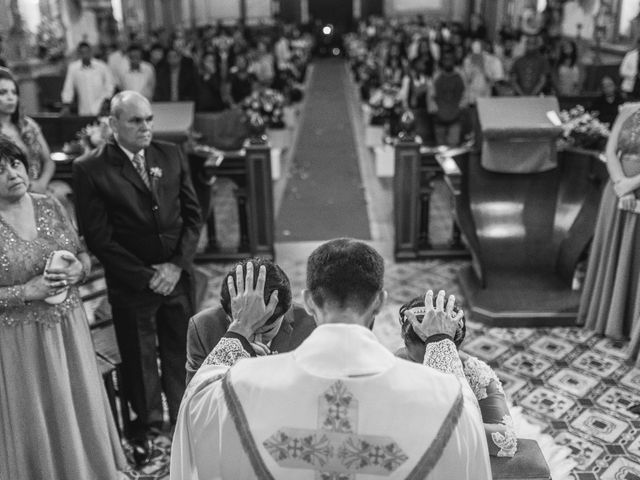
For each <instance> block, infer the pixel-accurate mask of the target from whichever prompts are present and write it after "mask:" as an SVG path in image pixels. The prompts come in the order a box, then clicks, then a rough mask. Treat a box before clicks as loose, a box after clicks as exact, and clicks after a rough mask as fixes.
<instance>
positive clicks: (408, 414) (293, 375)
mask: <svg viewBox="0 0 640 480" xmlns="http://www.w3.org/2000/svg"><path fill="white" fill-rule="evenodd" d="M222 344H224V345H222ZM431 345H432V344H430V345H428V346H427V354H426V355H425V363H427V364H429V363H433V364H434V365H435V366H436V367H437V368H438V369H440V370H444V371H448V372H452V373H454V374H452V373H443V372H442V371H438V370H436V369H435V368H431V367H429V366H424V365H420V364H416V363H411V362H408V361H405V360H402V359H399V358H397V357H395V356H394V355H392V354H391V353H390V352H389V351H388V350H386V349H385V348H384V347H383V346H382V345H381V344H380V343H379V342H378V341H377V339H376V338H375V336H374V335H373V333H371V331H370V330H368V329H366V328H364V327H361V326H357V325H344V324H331V325H322V326H320V327H318V328H316V330H315V331H314V332H313V333H312V334H311V335H310V336H309V337H308V338H307V339H306V340H305V341H304V342H303V343H302V344H301V345H300V346H299V347H298V348H297V349H296V350H294V351H293V352H289V353H285V354H280V355H272V356H268V357H259V358H252V359H242V360H240V361H238V362H237V363H236V364H235V365H234V366H233V368H230V369H229V368H228V367H227V366H224V365H206V364H204V365H203V366H202V367H201V368H200V369H199V370H198V372H197V373H196V375H195V377H194V378H193V380H192V381H191V383H190V384H189V387H188V389H187V392H186V393H185V396H184V399H183V402H182V405H181V408H180V413H179V415H178V423H177V427H176V431H175V436H174V439H173V447H172V454H171V480H214V479H229V480H231V479H234V480H235V479H255V478H258V479H260V480H262V479H264V478H273V479H277V480H287V479H296V480H306V479H309V480H312V479H328V480H348V479H353V480H374V479H381V478H392V479H425V478H428V479H456V480H488V479H490V478H491V467H490V464H489V455H488V449H487V443H486V437H485V434H484V429H483V424H482V418H481V416H480V411H479V408H478V404H477V401H476V398H475V396H474V394H473V392H472V391H471V389H470V388H469V386H468V384H467V383H466V382H465V381H462V379H461V378H460V375H462V376H463V374H462V366H461V364H460V360H459V358H458V356H457V353H456V350H455V346H454V345H453V342H451V341H450V340H442V341H439V342H437V344H435V347H434V348H431V349H430V348H429V347H430V346H431ZM230 346H231V349H229V347H230ZM233 350H235V353H234V352H232V351H233ZM238 355H241V356H247V354H246V353H244V354H243V352H242V345H241V342H239V341H238V340H237V339H231V340H230V339H226V338H225V339H223V341H221V343H219V344H218V345H217V346H216V348H215V349H214V350H213V352H212V354H211V355H210V357H209V359H208V360H210V359H211V358H214V359H217V360H214V361H228V360H229V359H231V360H233V359H234V358H235V357H236V356H238ZM210 361H211V360H210Z"/></svg>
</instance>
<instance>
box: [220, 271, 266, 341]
mask: <svg viewBox="0 0 640 480" xmlns="http://www.w3.org/2000/svg"><path fill="white" fill-rule="evenodd" d="M253 270H254V266H253V262H248V263H247V274H246V277H244V278H243V274H242V265H238V266H237V267H236V274H235V282H234V278H233V275H229V276H228V277H227V286H228V287H229V296H230V297H231V317H232V318H233V321H232V322H231V325H230V326H229V331H230V332H235V333H237V334H239V335H242V336H243V337H245V338H247V339H250V338H252V337H253V335H254V334H255V332H256V331H257V330H258V329H259V328H260V327H262V326H263V325H264V324H265V323H266V321H267V320H268V319H269V318H270V317H271V315H273V312H274V311H275V309H276V306H277V305H278V291H277V290H274V291H273V293H272V294H271V297H270V298H269V303H268V304H265V301H264V285H265V282H266V278H267V269H266V268H265V266H264V265H262V266H261V267H260V271H259V273H258V281H257V282H256V284H255V287H254V285H253V274H254V273H253Z"/></svg>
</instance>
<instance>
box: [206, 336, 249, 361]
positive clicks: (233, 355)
mask: <svg viewBox="0 0 640 480" xmlns="http://www.w3.org/2000/svg"><path fill="white" fill-rule="evenodd" d="M252 356H255V353H254V351H253V348H251V344H250V343H249V342H248V341H247V340H246V339H245V338H244V337H242V336H241V335H236V334H234V333H232V332H227V333H226V334H225V335H224V337H222V338H221V339H220V341H219V342H218V344H217V345H216V346H215V347H214V349H213V350H212V351H211V353H210V354H209V355H208V356H207V358H206V359H205V360H204V363H203V365H227V366H228V367H230V366H232V365H233V364H235V363H236V362H237V361H238V360H240V359H241V358H249V357H252Z"/></svg>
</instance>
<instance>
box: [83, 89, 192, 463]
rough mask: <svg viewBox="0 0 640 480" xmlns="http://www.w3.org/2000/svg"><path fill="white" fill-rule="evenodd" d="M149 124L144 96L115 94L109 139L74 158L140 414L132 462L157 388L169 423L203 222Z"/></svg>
mask: <svg viewBox="0 0 640 480" xmlns="http://www.w3.org/2000/svg"><path fill="white" fill-rule="evenodd" d="M152 122H153V114H152V111H151V105H150V104H149V102H148V100H147V99H146V98H145V97H143V96H142V95H140V94H139V93H136V92H132V91H124V92H120V93H118V94H117V95H116V96H115V97H114V98H113V99H112V101H111V117H110V125H111V128H112V130H113V132H114V137H113V139H112V140H111V141H109V142H108V143H107V144H106V145H105V146H104V147H102V148H99V149H96V150H94V151H92V152H90V153H89V154H87V155H85V156H84V157H83V158H80V159H78V160H77V161H76V162H74V165H73V178H74V189H75V194H76V202H77V203H76V209H77V216H78V225H79V228H80V232H81V234H82V235H83V236H84V239H85V241H86V243H87V246H88V247H89V250H90V251H91V252H93V253H94V254H95V255H96V257H98V259H99V260H100V263H101V264H102V265H103V267H104V271H105V278H106V282H107V291H108V296H109V302H110V303H111V306H112V311H113V323H114V326H115V331H116V337H117V339H118V346H119V348H120V354H121V356H122V363H123V368H122V373H123V380H124V386H125V388H126V392H127V396H128V398H129V401H130V403H131V406H132V408H133V410H134V411H135V413H136V414H137V419H136V421H135V422H133V426H132V429H131V431H130V432H128V434H129V437H130V439H131V441H132V443H133V445H134V447H135V452H136V453H137V454H135V455H134V457H135V458H136V461H137V462H138V463H139V464H143V463H146V461H148V453H149V451H148V450H149V448H150V444H149V440H148V434H149V433H150V432H152V431H153V430H154V429H159V428H162V423H163V415H162V413H163V409H162V400H161V395H160V393H161V391H164V393H165V395H166V397H167V402H168V404H169V415H170V420H171V422H172V424H174V423H175V420H176V417H177V415H178V408H179V406H180V400H181V398H182V395H183V393H184V387H185V372H184V364H185V361H186V351H185V350H186V347H185V345H186V335H187V325H188V321H189V317H190V316H191V315H192V314H193V285H192V279H193V277H192V275H191V271H192V261H193V257H194V255H195V251H196V246H197V242H198V238H199V234H200V226H201V218H200V207H199V205H198V200H197V197H196V195H195V192H194V190H193V186H192V184H191V177H190V174H189V169H188V165H187V163H186V160H185V158H184V157H183V155H182V153H181V152H180V150H179V149H178V147H177V146H175V145H173V144H169V143H163V142H156V141H152V133H151V129H152ZM156 345H158V346H159V349H157V348H156ZM157 351H159V353H160V361H161V366H162V379H161V378H160V375H159V373H158V364H157V353H156V352H157Z"/></svg>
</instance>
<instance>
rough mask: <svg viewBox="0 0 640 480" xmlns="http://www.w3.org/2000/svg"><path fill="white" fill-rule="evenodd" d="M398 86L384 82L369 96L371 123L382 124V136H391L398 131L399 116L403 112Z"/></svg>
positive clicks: (395, 134) (394, 135)
mask: <svg viewBox="0 0 640 480" xmlns="http://www.w3.org/2000/svg"><path fill="white" fill-rule="evenodd" d="M399 92H400V87H398V86H397V85H394V84H393V83H391V82H387V83H384V84H383V85H382V86H381V87H380V88H379V89H377V90H375V91H374V92H373V93H372V94H371V97H370V98H369V107H370V108H371V120H370V123H371V125H383V126H384V138H393V137H396V136H397V135H398V133H399V132H400V117H401V115H402V112H403V108H402V101H401V99H400V96H399Z"/></svg>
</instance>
